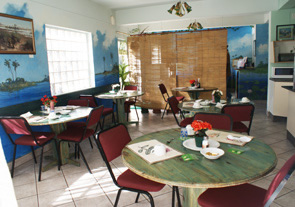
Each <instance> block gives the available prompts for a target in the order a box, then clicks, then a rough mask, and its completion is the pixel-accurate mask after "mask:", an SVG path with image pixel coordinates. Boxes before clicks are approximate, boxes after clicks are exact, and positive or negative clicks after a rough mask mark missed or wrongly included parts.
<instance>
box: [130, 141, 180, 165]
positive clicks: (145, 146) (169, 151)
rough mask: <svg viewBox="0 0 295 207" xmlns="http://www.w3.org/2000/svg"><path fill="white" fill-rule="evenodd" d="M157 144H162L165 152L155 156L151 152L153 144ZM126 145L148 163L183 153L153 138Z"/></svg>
mask: <svg viewBox="0 0 295 207" xmlns="http://www.w3.org/2000/svg"><path fill="white" fill-rule="evenodd" d="M159 144H162V145H164V146H165V147H166V154H165V155H163V156H157V155H155V154H153V149H154V146H155V145H159ZM126 147H128V148H129V149H131V150H132V151H133V152H134V153H136V154H137V155H138V156H140V157H141V158H143V159H144V160H145V161H147V162H148V163H149V164H153V163H156V162H160V161H164V160H168V159H171V158H174V157H178V156H181V155H182V154H183V153H181V152H178V151H177V150H175V149H173V148H171V147H168V146H167V145H165V144H163V143H162V142H159V141H158V140H155V139H152V140H148V141H144V142H139V143H135V144H131V145H127V146H126Z"/></svg>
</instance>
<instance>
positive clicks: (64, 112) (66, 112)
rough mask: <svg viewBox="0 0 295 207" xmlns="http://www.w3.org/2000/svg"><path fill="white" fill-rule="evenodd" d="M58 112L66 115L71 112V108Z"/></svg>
mask: <svg viewBox="0 0 295 207" xmlns="http://www.w3.org/2000/svg"><path fill="white" fill-rule="evenodd" d="M58 113H60V114H62V115H66V114H69V113H71V110H62V111H59V112H58Z"/></svg>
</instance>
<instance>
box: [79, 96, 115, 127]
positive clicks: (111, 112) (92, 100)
mask: <svg viewBox="0 0 295 207" xmlns="http://www.w3.org/2000/svg"><path fill="white" fill-rule="evenodd" d="M80 99H88V100H89V106H90V107H93V108H95V107H98V104H97V102H96V98H95V97H94V96H93V95H80ZM108 115H112V122H113V123H114V124H115V123H116V119H115V113H114V109H112V108H104V109H103V113H102V116H103V120H102V124H101V129H103V127H104V120H105V117H106V116H108Z"/></svg>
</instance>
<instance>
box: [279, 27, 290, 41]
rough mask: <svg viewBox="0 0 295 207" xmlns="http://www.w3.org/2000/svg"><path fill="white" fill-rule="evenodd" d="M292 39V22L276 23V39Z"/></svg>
mask: <svg viewBox="0 0 295 207" xmlns="http://www.w3.org/2000/svg"><path fill="white" fill-rule="evenodd" d="M293 39H294V24H289V25H278V26H277V40H278V41H280V40H293Z"/></svg>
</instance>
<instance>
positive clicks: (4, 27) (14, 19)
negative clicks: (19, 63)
mask: <svg viewBox="0 0 295 207" xmlns="http://www.w3.org/2000/svg"><path fill="white" fill-rule="evenodd" d="M0 54H36V48H35V37H34V25H33V20H32V19H28V18H23V17H18V16H12V15H8V14H2V13H0Z"/></svg>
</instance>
